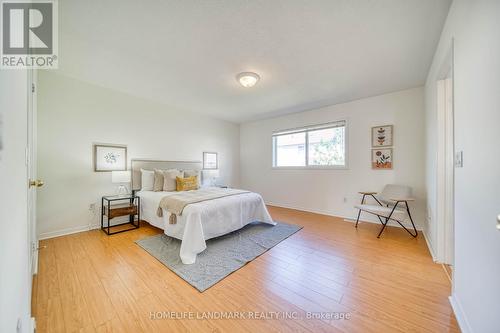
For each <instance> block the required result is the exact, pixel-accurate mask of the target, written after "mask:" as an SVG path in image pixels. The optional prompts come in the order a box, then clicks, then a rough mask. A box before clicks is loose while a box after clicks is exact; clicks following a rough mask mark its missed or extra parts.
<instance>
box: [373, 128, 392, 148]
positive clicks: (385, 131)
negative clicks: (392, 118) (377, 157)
mask: <svg viewBox="0 0 500 333" xmlns="http://www.w3.org/2000/svg"><path fill="white" fill-rule="evenodd" d="M392 145H393V126H392V125H383V126H375V127H372V147H374V148H376V147H390V146H392Z"/></svg>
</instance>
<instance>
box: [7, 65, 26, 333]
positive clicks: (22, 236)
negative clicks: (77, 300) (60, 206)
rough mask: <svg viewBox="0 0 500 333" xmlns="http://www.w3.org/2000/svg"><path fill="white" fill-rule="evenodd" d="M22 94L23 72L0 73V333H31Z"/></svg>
mask: <svg viewBox="0 0 500 333" xmlns="http://www.w3.org/2000/svg"><path fill="white" fill-rule="evenodd" d="M27 94H28V76H27V73H26V71H24V70H1V71H0V114H1V117H2V130H1V133H0V135H1V136H2V138H1V140H2V146H3V147H2V148H0V228H1V230H2V231H1V232H0V332H16V326H17V322H18V319H20V320H21V321H20V324H21V329H20V330H19V331H18V332H30V330H31V319H30V317H31V315H30V313H31V310H30V307H31V304H30V303H31V302H30V300H31V295H30V291H31V271H30V264H29V240H28V215H27V191H28V186H27V185H28V184H27V168H26V151H25V149H26V146H27V109H28V105H27V101H28V99H27Z"/></svg>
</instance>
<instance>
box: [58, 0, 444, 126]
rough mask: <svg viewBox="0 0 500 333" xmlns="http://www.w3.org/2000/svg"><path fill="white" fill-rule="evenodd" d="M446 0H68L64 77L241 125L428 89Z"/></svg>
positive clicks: (63, 12)
mask: <svg viewBox="0 0 500 333" xmlns="http://www.w3.org/2000/svg"><path fill="white" fill-rule="evenodd" d="M450 2H451V0H404V1H402V0H364V1H362V0H325V1H319V0H309V1H306V0H303V1H294V0H273V1H270V0H259V1H258V0H204V1H200V0H198V1H179V0H178V1H166V0H149V1H138V0H107V1H97V0H95V1H90V0H88V1H82V0H64V1H59V17H60V19H59V31H60V44H59V48H60V52H59V53H60V57H59V59H60V63H59V64H60V70H59V72H60V73H61V74H64V75H68V76H72V77H75V78H78V79H80V80H84V81H87V82H90V83H94V84H97V85H100V86H104V87H108V88H112V89H115V90H118V91H122V92H126V93H129V94H132V95H135V96H139V97H143V98H146V99H151V100H154V101H157V102H161V103H163V104H165V105H166V107H167V106H168V107H174V108H178V109H180V110H190V111H194V112H199V113H204V114H207V115H211V116H214V117H217V118H221V119H226V120H229V121H233V122H244V121H248V120H253V119H258V118H265V117H270V116H275V115H278V114H285V113H291V112H298V111H302V110H306V109H310V108H314V107H320V106H325V105H329V104H336V103H342V102H346V101H350V100H354V99H359V98H363V97H368V96H374V95H379V94H383V93H387V92H392V91H397V90H402V89H406V88H411V87H415V86H420V85H423V84H424V81H425V78H426V75H427V71H428V69H429V66H430V63H431V60H432V56H433V53H434V50H435V47H436V45H437V42H438V39H439V35H440V33H441V29H442V25H443V23H444V20H445V18H446V15H447V12H448V8H449V5H450ZM242 71H254V72H257V73H258V74H259V75H260V76H261V81H260V82H259V83H258V84H257V85H256V86H255V87H254V88H250V89H248V88H243V87H241V86H240V85H239V84H238V83H237V82H236V79H235V75H236V74H237V73H239V72H242Z"/></svg>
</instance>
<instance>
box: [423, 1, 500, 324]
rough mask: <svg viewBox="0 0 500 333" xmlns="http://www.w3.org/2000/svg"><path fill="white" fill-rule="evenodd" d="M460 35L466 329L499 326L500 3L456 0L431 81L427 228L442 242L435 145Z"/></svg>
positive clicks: (460, 251) (460, 275)
mask: <svg viewBox="0 0 500 333" xmlns="http://www.w3.org/2000/svg"><path fill="white" fill-rule="evenodd" d="M452 39H454V45H455V47H454V48H455V50H454V58H455V61H454V63H455V64H454V90H455V91H454V92H455V97H454V112H455V149H456V150H457V151H463V154H464V155H463V156H464V166H463V168H458V169H455V263H454V274H453V297H452V304H453V305H454V309H455V313H456V314H457V317H458V320H459V322H460V325H461V328H462V330H463V331H464V332H468V331H470V332H481V333H487V332H498V331H499V329H500V315H499V314H500V283H499V277H500V232H499V231H498V230H496V229H495V224H496V215H497V214H499V213H500V192H499V189H500V174H499V170H500V168H499V165H500V153H499V147H498V144H499V142H500V136H499V124H500V75H499V73H500V1H493V0H482V1H479V0H478V1H467V0H455V1H454V2H453V4H452V7H451V9H450V12H449V14H448V18H447V21H446V23H445V26H444V29H443V33H442V35H441V40H440V42H439V45H438V48H437V50H436V54H435V56H434V60H433V63H432V66H431V69H430V71H429V75H428V78H427V83H426V86H425V99H426V102H425V105H426V119H427V124H426V127H427V161H428V162H427V187H428V192H429V193H428V197H429V207H431V210H433V214H432V216H431V221H430V224H429V226H428V233H429V235H430V237H429V238H430V240H431V242H432V246H433V247H436V245H437V244H436V229H437V224H438V223H442V221H436V217H435V216H436V212H435V206H436V187H435V179H436V170H437V164H436V163H437V162H436V155H437V152H436V149H435V147H436V143H437V108H436V105H437V101H436V90H435V81H436V79H437V78H438V73H439V71H440V67H441V64H442V63H443V61H444V59H445V57H446V53H447V51H448V48H449V45H450V43H451V41H452Z"/></svg>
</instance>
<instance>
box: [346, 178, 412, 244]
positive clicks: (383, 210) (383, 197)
mask: <svg viewBox="0 0 500 333" xmlns="http://www.w3.org/2000/svg"><path fill="white" fill-rule="evenodd" d="M359 193H360V194H362V195H363V199H361V204H360V205H356V206H354V207H355V208H357V209H359V212H358V218H357V219H356V228H357V227H358V223H359V217H360V216H361V212H362V211H363V212H366V213H370V214H373V215H376V216H377V217H378V219H379V221H380V223H382V229H381V230H380V232H379V234H378V236H377V238H380V235H381V234H382V232H383V231H384V229H385V227H386V226H387V223H388V222H389V221H390V220H392V221H396V222H397V223H399V225H401V226H402V227H403V228H404V229H405V230H406V231H407V232H408V233H409V234H410V235H412V236H413V237H417V236H418V232H417V228H415V223H413V219H412V217H411V214H410V207H409V206H408V202H410V201H414V200H415V199H413V198H411V187H409V186H404V185H394V184H388V185H386V186H385V187H384V189H383V190H382V193H380V200H379V199H377V197H375V194H377V192H359ZM367 196H371V197H372V198H373V199H375V201H376V202H377V205H368V204H365V199H366V197H367ZM400 203H404V205H405V206H406V207H405V208H406V209H401V208H399V207H398V205H399V204H400ZM406 214H408V217H409V218H410V221H411V224H412V226H413V230H414V233H412V232H411V231H410V230H408V229H407V228H406V227H405V226H404V225H403V223H402V222H403V221H404V218H405V215H406ZM383 219H384V220H385V221H384V220H383Z"/></svg>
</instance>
